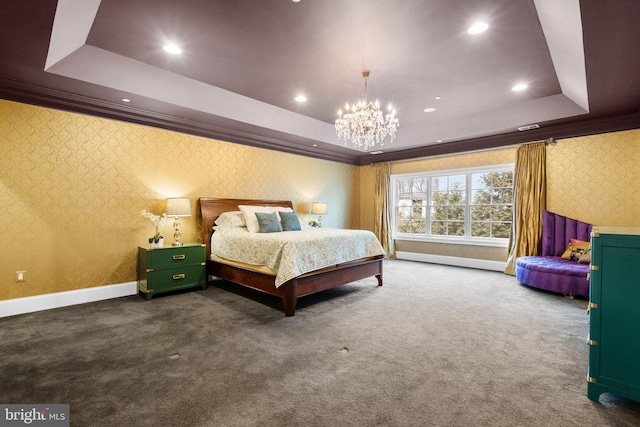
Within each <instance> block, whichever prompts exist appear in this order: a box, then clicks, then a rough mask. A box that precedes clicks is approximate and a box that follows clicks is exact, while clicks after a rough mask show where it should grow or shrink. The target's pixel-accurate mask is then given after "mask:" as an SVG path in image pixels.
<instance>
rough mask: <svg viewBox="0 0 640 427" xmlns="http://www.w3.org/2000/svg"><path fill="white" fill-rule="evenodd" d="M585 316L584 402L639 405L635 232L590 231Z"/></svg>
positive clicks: (638, 237)
mask: <svg viewBox="0 0 640 427" xmlns="http://www.w3.org/2000/svg"><path fill="white" fill-rule="evenodd" d="M589 313H590V331H589V374H588V376H587V380H588V383H587V392H588V397H589V399H591V400H598V398H599V396H600V394H602V393H605V392H612V393H615V394H617V395H618V396H622V397H626V398H628V399H633V400H636V401H640V228H619V227H594V228H593V233H592V236H591V273H590V294H589Z"/></svg>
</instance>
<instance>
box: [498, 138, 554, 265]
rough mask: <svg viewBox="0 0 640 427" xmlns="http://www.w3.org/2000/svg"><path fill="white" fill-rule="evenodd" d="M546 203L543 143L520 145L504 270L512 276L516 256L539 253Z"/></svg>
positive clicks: (545, 169) (545, 168)
mask: <svg viewBox="0 0 640 427" xmlns="http://www.w3.org/2000/svg"><path fill="white" fill-rule="evenodd" d="M546 206H547V161H546V147H545V145H544V143H542V142H541V143H535V144H527V145H522V146H520V147H519V148H518V150H517V152H516V169H515V174H514V177H513V222H512V224H511V234H510V236H509V256H508V257H507V265H506V267H505V269H504V272H505V273H506V274H510V275H512V276H513V275H515V273H516V259H517V258H518V257H521V256H527V255H538V254H539V251H540V245H541V241H542V211H543V210H544V209H545V208H546Z"/></svg>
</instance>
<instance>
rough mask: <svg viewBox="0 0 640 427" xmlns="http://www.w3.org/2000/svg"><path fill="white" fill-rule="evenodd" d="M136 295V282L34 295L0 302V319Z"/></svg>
mask: <svg viewBox="0 0 640 427" xmlns="http://www.w3.org/2000/svg"><path fill="white" fill-rule="evenodd" d="M137 293H138V284H137V282H127V283H119V284H115V285H106V286H96V287H95V288H85V289H77V290H73V291H65V292H56V293H53V294H44V295H35V296H32V297H24V298H14V299H10V300H3V301H0V317H9V316H15V315H18V314H25V313H33V312H34V311H42V310H50V309H52V308H60V307H67V306H70V305H76V304H85V303H88V302H94V301H102V300H106V299H111V298H120V297H126V296H130V295H136V294H137Z"/></svg>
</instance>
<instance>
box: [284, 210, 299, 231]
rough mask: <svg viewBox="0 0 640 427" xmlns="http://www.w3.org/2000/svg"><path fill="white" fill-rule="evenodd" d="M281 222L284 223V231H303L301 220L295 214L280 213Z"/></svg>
mask: <svg viewBox="0 0 640 427" xmlns="http://www.w3.org/2000/svg"><path fill="white" fill-rule="evenodd" d="M280 220H281V222H282V230H284V231H297V230H302V227H301V226H300V220H299V219H298V215H296V213H295V212H280Z"/></svg>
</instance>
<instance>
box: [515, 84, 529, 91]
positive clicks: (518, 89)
mask: <svg viewBox="0 0 640 427" xmlns="http://www.w3.org/2000/svg"><path fill="white" fill-rule="evenodd" d="M528 87H529V85H528V84H526V83H518V84H517V85H515V86H514V87H512V88H511V90H514V91H516V92H519V91H521V90H525V89H526V88H528Z"/></svg>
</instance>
